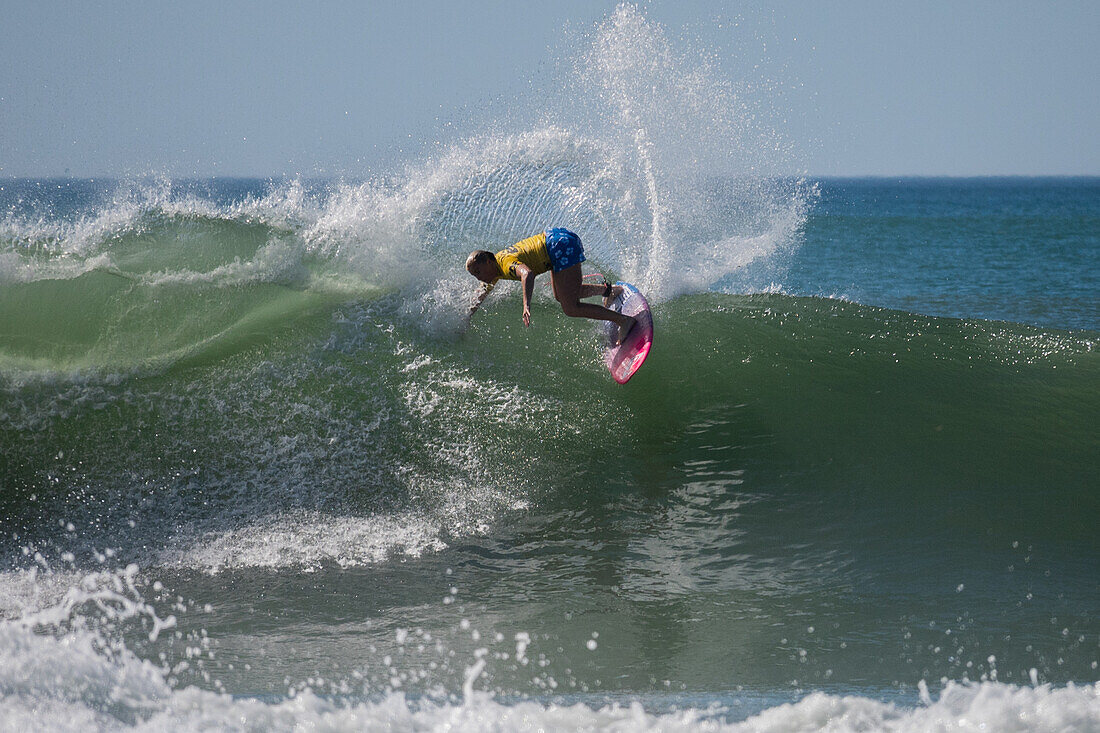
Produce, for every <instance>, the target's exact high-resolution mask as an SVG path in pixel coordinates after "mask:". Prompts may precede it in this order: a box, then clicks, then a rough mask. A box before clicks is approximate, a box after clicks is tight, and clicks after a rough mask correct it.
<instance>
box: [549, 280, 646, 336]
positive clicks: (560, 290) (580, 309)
mask: <svg viewBox="0 0 1100 733" xmlns="http://www.w3.org/2000/svg"><path fill="white" fill-rule="evenodd" d="M550 282H551V283H552V285H553V288H554V297H555V298H557V300H558V302H559V303H560V304H561V309H562V312H563V313H565V315H567V316H571V317H573V318H591V319H592V320H595V321H611V322H612V323H614V324H616V325H617V326H618V327H619V339H618V340H619V343H622V340H623V339H624V338H626V335H627V334H628V333H630V329H631V328H633V327H634V323H635V320H634V318H632V317H631V316H624V315H623V314H622V313H617V312H615V311H613V310H610V309H608V308H604V307H603V306H602V305H595V304H594V303H582V302H581V297H582V296H581V293H582V292H583V287H584V286H583V285H582V284H581V266H580V263H578V264H576V265H573V266H572V267H567V268H566V269H564V270H560V271H558V272H554V273H551V274H550ZM594 287H599V292H598V293H596V294H597V295H599V294H601V293H603V286H594Z"/></svg>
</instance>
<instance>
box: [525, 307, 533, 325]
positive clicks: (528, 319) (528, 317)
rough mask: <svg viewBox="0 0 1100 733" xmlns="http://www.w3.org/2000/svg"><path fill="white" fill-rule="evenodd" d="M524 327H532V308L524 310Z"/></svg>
mask: <svg viewBox="0 0 1100 733" xmlns="http://www.w3.org/2000/svg"><path fill="white" fill-rule="evenodd" d="M523 325H524V326H528V327H529V326H530V325H531V309H530V308H524V309H523Z"/></svg>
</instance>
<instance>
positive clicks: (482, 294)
mask: <svg viewBox="0 0 1100 733" xmlns="http://www.w3.org/2000/svg"><path fill="white" fill-rule="evenodd" d="M491 292H493V286H492V285H489V284H487V283H486V284H484V285H482V286H481V289H480V290H478V291H477V292H476V293H474V297H473V298H471V299H470V309H469V310H468V311H467V312H466V323H467V324H469V323H470V319H471V318H473V317H474V313H476V312H477V309H478V308H480V307H481V304H482V303H484V302H485V299H486V298H488V297H489V293H491Z"/></svg>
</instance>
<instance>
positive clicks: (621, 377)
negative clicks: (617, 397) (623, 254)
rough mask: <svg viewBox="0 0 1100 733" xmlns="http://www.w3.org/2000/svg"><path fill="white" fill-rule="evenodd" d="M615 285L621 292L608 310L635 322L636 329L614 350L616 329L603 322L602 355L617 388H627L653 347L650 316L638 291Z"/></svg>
mask: <svg viewBox="0 0 1100 733" xmlns="http://www.w3.org/2000/svg"><path fill="white" fill-rule="evenodd" d="M615 284H616V285H618V286H620V287H622V289H623V292H622V293H620V294H619V296H618V297H616V298H615V299H614V300H613V301H611V302H610V303H609V304H608V305H607V307H608V308H610V309H611V310H613V311H617V312H619V313H624V314H626V315H628V316H633V317H634V318H637V319H638V325H636V326H635V327H634V328H633V329H632V330H631V331H630V335H629V336H627V337H626V341H624V342H623V343H621V344H619V345H618V346H616V345H615V337H616V336H617V335H618V331H619V327H618V326H616V325H615V324H614V323H610V322H607V321H605V322H604V338H605V339H606V340H607V342H606V345H605V346H604V352H603V354H604V361H605V362H606V363H607V369H608V371H610V372H611V376H612V377H613V378H614V379H615V381H616V382H618V383H619V384H626V383H627V382H629V381H630V378H631V377H633V376H634V375H635V374H636V373H637V372H638V370H639V369H641V368H642V364H644V363H645V360H646V357H647V356H649V350H650V348H652V346H653V314H652V313H650V311H649V303H648V302H647V301H646V299H645V296H644V295H642V294H641V292H640V291H639V290H638V288H636V287H634V286H633V285H631V284H630V283H627V282H622V281H620V282H617V283H615Z"/></svg>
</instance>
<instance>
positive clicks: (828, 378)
mask: <svg viewBox="0 0 1100 733" xmlns="http://www.w3.org/2000/svg"><path fill="white" fill-rule="evenodd" d="M82 277H83V276H82ZM88 277H89V283H88V287H89V288H93V287H96V288H102V289H104V292H114V289H118V288H123V289H124V288H125V287H126V286H125V285H118V284H115V283H114V282H113V281H112V280H111V278H109V277H108V276H106V275H103V274H102V273H97V274H93V275H91V276H88ZM35 285H36V286H43V285H42V284H41V283H36V284H35ZM43 287H44V286H43ZM234 294H235V296H237V297H235V298H229V299H227V300H226V301H225V303H224V304H223V305H222V306H219V307H220V308H221V310H218V309H211V308H212V306H204V308H203V309H200V310H198V311H197V312H190V313H188V312H187V311H186V310H182V311H181V309H182V308H183V306H179V307H177V304H173V303H171V302H169V303H166V304H163V306H162V307H163V310H161V311H157V310H155V309H154V312H156V313H158V314H159V315H158V316H157V317H158V318H160V319H161V320H160V321H159V324H160V326H156V327H154V326H150V325H149V323H150V319H149V317H148V316H143V317H141V318H140V319H138V320H137V321H135V323H140V324H141V326H140V327H135V328H133V329H131V333H135V334H136V333H144V334H153V335H157V334H158V333H163V335H160V336H157V338H160V339H161V340H160V341H156V340H155V339H154V340H153V345H151V346H146V347H144V348H145V352H143V353H146V354H149V353H154V352H155V353H167V350H168V349H169V348H170V347H171V346H172V345H174V344H178V343H187V344H191V345H192V348H193V345H194V344H196V343H199V342H200V340H201V339H200V338H199V336H197V335H195V334H198V333H199V332H200V331H201V332H202V333H207V332H209V333H214V334H222V336H220V337H218V338H221V339H222V340H221V341H220V342H218V338H214V342H215V343H220V346H218V347H216V348H215V347H208V348H207V349H206V350H204V351H199V352H198V354H199V355H198V356H196V357H194V358H190V359H187V360H184V361H183V363H182V366H181V367H180V368H174V369H170V370H165V371H158V372H148V371H142V370H138V371H136V372H132V373H127V372H119V371H118V370H117V369H114V368H112V369H108V370H98V371H97V370H96V369H92V370H90V371H89V370H84V371H82V372H79V373H74V374H72V375H70V376H66V375H65V374H63V373H59V372H56V371H53V372H51V374H52V375H53V376H51V377H49V378H48V379H47V378H42V379H33V378H31V379H28V378H26V376H25V375H24V376H23V377H20V378H16V377H15V376H13V375H12V373H11V372H10V371H8V372H0V386H2V387H3V392H2V394H3V402H2V407H0V444H2V445H3V446H4V447H3V449H2V450H3V455H2V458H3V460H2V461H0V486H2V493H0V510H2V511H3V514H4V516H5V524H8V525H10V527H11V529H12V530H14V531H17V532H19V533H22V534H24V535H26V533H30V534H32V535H33V534H34V533H35V532H41V533H44V534H45V535H47V536H48V535H49V534H50V533H52V532H55V531H56V518H57V517H58V516H64V517H67V518H69V517H73V516H74V515H83V516H85V517H86V518H88V522H92V523H94V524H95V526H96V527H98V528H99V530H98V532H99V533H98V534H96V533H90V534H88V536H87V538H86V541H87V542H89V543H91V544H92V545H93V546H97V547H102V546H110V545H112V544H113V543H123V544H136V545H138V546H140V547H143V548H149V547H154V548H155V547H157V546H160V545H163V543H164V542H165V541H167V540H165V538H164V530H163V528H164V527H165V526H168V527H175V528H177V530H178V531H183V529H180V528H189V529H187V531H193V532H195V533H197V534H198V535H203V533H210V532H214V533H217V532H222V531H227V530H230V529H235V528H240V527H245V526H249V525H250V523H252V522H255V521H257V520H259V519H261V518H263V517H265V516H269V515H271V514H272V513H275V512H280V511H298V510H307V511H316V512H322V513H328V514H354V515H361V514H364V513H367V514H384V515H385V514H392V515H394V516H398V515H400V516H407V515H410V513H411V515H415V516H417V517H421V518H424V517H428V518H429V519H431V521H434V522H437V523H438V524H439V525H440V526H441V527H443V529H441V530H440V531H444V532H445V533H448V534H451V535H453V536H456V537H458V536H461V535H462V534H463V533H464V532H470V531H482V530H481V529H478V528H479V527H481V528H483V527H484V526H486V525H487V523H488V524H489V525H491V524H492V523H493V522H496V521H500V519H501V517H503V516H506V515H507V513H508V512H509V511H511V507H515V506H535V507H545V508H546V509H547V510H549V509H550V508H552V507H558V508H559V509H562V510H564V511H566V512H570V511H573V510H581V509H582V508H583V507H585V506H587V504H588V502H589V501H590V500H591V499H592V497H596V496H606V494H607V492H618V493H621V494H622V496H623V497H624V499H623V500H624V501H628V502H629V501H632V500H633V499H631V497H654V496H662V495H672V494H674V493H676V492H682V491H684V490H686V489H685V487H694V489H692V490H698V491H700V492H702V493H703V494H721V495H729V497H731V498H730V501H732V502H734V503H737V502H744V501H750V502H751V501H757V500H761V499H760V498H761V497H770V498H768V499H767V501H769V502H774V507H775V509H774V512H775V513H774V522H776V523H777V524H776V526H775V527H773V528H772V530H770V531H775V532H779V533H780V534H782V535H791V536H798V535H799V534H800V533H803V532H808V531H811V529H810V528H814V529H813V530H812V531H823V529H822V527H824V526H829V527H833V531H840V530H836V528H837V527H843V528H844V530H843V531H845V532H857V533H867V534H868V536H874V537H877V538H878V540H877V541H878V542H880V543H881V542H883V541H884V540H889V539H890V538H895V539H896V538H902V537H907V536H908V537H913V536H921V537H927V536H944V537H959V536H967V537H986V536H988V537H990V538H993V540H995V541H996V542H1007V541H1010V539H1011V540H1012V541H1015V540H1019V539H1021V538H1025V539H1026V538H1032V537H1044V538H1047V539H1048V540H1056V541H1059V542H1072V543H1077V544H1081V543H1084V544H1085V545H1087V546H1090V547H1092V546H1094V545H1095V543H1096V538H1095V532H1094V527H1093V524H1094V522H1093V518H1094V517H1095V516H1096V514H1097V510H1098V509H1100V505H1098V501H1100V500H1098V498H1097V495H1096V492H1095V476H1096V475H1097V473H1098V471H1100V450H1098V448H1100V446H1098V444H1097V441H1098V434H1100V431H1098V430H1097V415H1100V391H1098V390H1097V389H1096V385H1097V384H1100V359H1098V356H1097V353H1096V342H1097V338H1098V334H1097V333H1095V332H1069V331H1043V330H1040V329H1036V328H1032V327H1028V326H1022V325H1017V324H1011V323H997V322H988V321H966V320H956V319H947V318H933V317H927V316H920V315H915V314H910V313H904V312H899V311H889V310H883V309H880V308H874V307H869V306H863V305H859V304H854V303H848V302H843V301H837V300H830V299H822V298H797V297H790V296H786V295H779V294H773V295H747V296H727V295H718V294H710V295H697V296H689V297H683V298H679V299H676V300H674V301H671V302H665V303H656V304H655V315H656V322H655V331H656V337H655V345H654V349H653V351H652V353H651V356H650V358H649V360H648V361H647V363H646V365H645V366H644V367H643V368H642V370H641V371H640V372H639V373H638V374H637V375H636V376H635V378H634V379H633V380H632V381H631V382H630V384H628V385H626V386H622V387H620V386H618V385H615V384H614V383H613V382H612V380H610V378H609V376H608V375H607V373H606V370H605V368H604V367H603V365H602V360H601V358H600V353H599V348H598V338H597V334H596V329H595V328H593V327H592V326H590V325H589V324H587V323H586V322H581V321H578V320H575V319H569V318H566V317H564V316H563V315H562V314H561V313H560V310H559V309H557V308H556V307H555V306H553V305H552V304H551V303H550V302H548V301H547V300H538V301H537V302H536V306H535V310H534V326H533V327H532V328H530V329H525V328H523V326H522V324H521V323H520V320H519V318H518V309H517V308H516V307H515V305H516V304H515V303H514V302H512V301H510V300H507V299H504V300H502V301H501V302H499V303H497V304H495V305H493V306H491V307H490V308H489V309H488V310H487V311H485V312H482V313H479V314H478V317H477V318H476V319H475V322H474V324H473V327H472V329H471V330H470V331H469V332H468V333H467V334H466V335H465V336H463V337H461V338H458V339H455V338H440V337H438V336H432V335H428V334H426V333H425V331H424V330H423V329H422V327H420V326H417V325H412V323H411V321H410V319H409V318H408V316H407V315H404V314H405V310H404V308H405V304H404V303H403V301H402V300H401V297H400V296H399V295H397V294H391V295H388V296H384V297H381V298H375V299H372V300H363V299H356V300H353V301H346V300H345V301H343V302H335V303H333V302H329V303H327V304H324V307H321V305H320V304H319V303H318V302H317V301H313V305H314V306H316V308H315V309H313V310H310V307H307V305H304V304H303V302H304V301H308V300H309V299H311V298H315V296H314V295H311V294H309V293H307V292H295V291H292V290H288V289H287V288H285V287H284V286H277V285H254V286H250V287H248V288H243V289H241V290H240V291H234ZM223 295H224V293H223ZM127 297H131V298H132V297H137V296H134V295H133V294H132V293H131V294H129V295H128V296H127ZM237 298H239V299H237ZM108 300H109V299H108ZM48 301H49V299H48V298H45V297H43V298H42V300H41V301H40V304H39V307H44V304H46V303H47V302H48ZM193 305H194V304H193V303H192V306H193ZM5 307H9V308H11V307H14V306H12V305H11V304H10V303H9V304H7V305H6V306H5ZM31 310H33V309H31ZM122 311H125V309H122ZM26 315H27V317H28V318H30V317H31V315H33V314H32V313H31V312H29V311H28V313H27V314H26ZM134 317H135V318H137V317H136V316H134ZM219 318H221V320H219ZM295 318H297V319H298V320H297V321H296V322H295V321H294V319H295ZM89 320H102V316H100V315H96V314H92V315H90V316H89ZM108 320H109V319H108ZM191 321H194V322H193V323H192V322H191ZM288 321H290V322H291V325H288ZM43 323H45V320H44V321H43ZM117 323H121V324H126V323H128V321H126V319H125V318H122V319H121V320H119V321H117ZM189 323H190V325H188V324H189ZM294 323H296V325H293V324H294ZM172 324H174V325H172ZM225 324H228V325H225ZM161 326H164V327H165V329H164V331H158V329H159V328H160V327H161ZM169 326H171V327H169ZM43 328H44V329H46V328H47V326H43ZM189 329H191V330H190V331H189ZM280 329H281V330H280ZM123 330H125V329H123ZM28 332H29V331H28ZM250 334H252V335H251V336H250ZM257 334H258V335H257ZM281 334H285V336H286V337H283V335H281ZM73 338H74V340H75V339H76V337H73ZM203 338H207V339H208V340H209V337H203ZM74 342H75V341H74ZM28 343H29V341H28ZM79 343H82V344H84V343H87V342H79ZM115 343H122V342H121V341H116V342H115ZM24 348H25V351H26V352H28V353H31V352H32V351H33V348H39V349H41V351H42V353H44V354H46V356H44V357H43V358H46V359H48V360H49V363H50V364H54V365H56V364H57V363H58V360H59V358H61V357H58V356H57V355H56V354H55V353H52V352H49V350H48V348H47V347H45V346H33V347H32V346H26V347H24ZM73 348H75V347H73ZM88 353H95V349H94V348H92V349H90V351H89V352H88ZM66 358H67V357H66ZM97 374H101V375H102V376H98V377H97V376H96V375H97ZM715 506H718V505H715ZM536 511H541V510H537V509H536ZM700 511H704V512H711V511H718V510H717V509H713V508H702V509H700ZM135 517H136V518H137V519H138V521H137V524H138V526H139V528H140V529H138V530H135V529H133V528H131V527H130V526H129V525H128V522H129V521H132V520H133V518H135ZM712 519H714V517H712ZM993 540H991V541H993ZM172 541H178V538H177V540H172ZM97 543H98V544H97Z"/></svg>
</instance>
